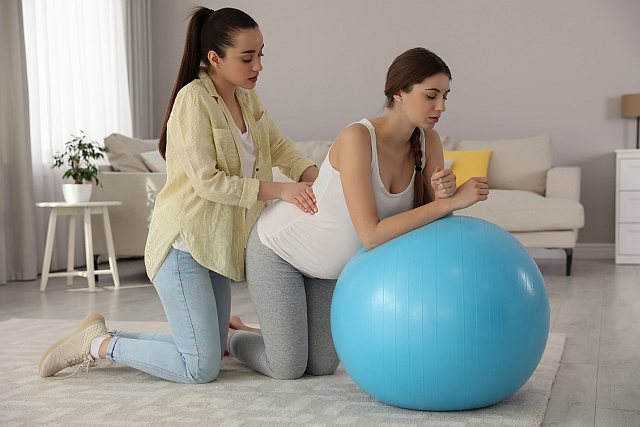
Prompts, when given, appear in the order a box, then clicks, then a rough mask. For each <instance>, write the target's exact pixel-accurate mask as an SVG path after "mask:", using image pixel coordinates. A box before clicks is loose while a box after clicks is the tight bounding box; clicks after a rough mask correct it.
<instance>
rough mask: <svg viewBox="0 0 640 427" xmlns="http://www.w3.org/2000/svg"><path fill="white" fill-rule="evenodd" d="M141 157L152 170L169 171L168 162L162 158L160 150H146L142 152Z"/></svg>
mask: <svg viewBox="0 0 640 427" xmlns="http://www.w3.org/2000/svg"><path fill="white" fill-rule="evenodd" d="M140 157H142V161H143V162H144V164H145V165H146V166H147V167H148V168H149V170H150V171H151V172H162V173H167V162H166V161H165V160H164V159H163V158H162V155H161V154H160V151H158V150H153V151H145V152H144V153H140Z"/></svg>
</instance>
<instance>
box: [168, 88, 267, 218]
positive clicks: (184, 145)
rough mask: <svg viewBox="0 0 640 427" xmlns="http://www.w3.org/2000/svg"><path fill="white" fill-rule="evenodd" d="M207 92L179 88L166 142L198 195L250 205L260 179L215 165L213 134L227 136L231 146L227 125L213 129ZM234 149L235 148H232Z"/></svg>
mask: <svg viewBox="0 0 640 427" xmlns="http://www.w3.org/2000/svg"><path fill="white" fill-rule="evenodd" d="M204 96H206V95H202V94H199V93H193V92H179V93H178V96H177V97H176V100H175V102H174V105H173V109H172V112H171V117H170V118H169V122H168V124H167V144H170V145H172V146H173V149H174V151H175V153H176V156H175V159H176V160H177V162H178V163H179V165H180V168H181V169H182V170H183V171H184V172H185V174H186V175H187V178H188V179H189V182H190V183H191V185H192V186H193V188H194V190H195V192H196V194H198V196H200V197H202V198H204V199H207V200H211V201H213V202H216V203H221V204H225V205H232V206H239V207H242V208H249V207H251V206H252V205H253V204H254V203H256V202H257V200H258V190H259V189H260V182H259V181H258V180H257V179H254V178H243V177H239V176H231V175H228V174H227V173H225V172H224V171H222V170H220V169H219V168H218V162H217V157H218V154H219V153H216V144H215V143H214V138H224V139H228V141H227V140H225V141H223V142H224V144H218V146H220V145H224V146H231V147H234V142H233V136H232V135H231V131H230V130H228V129H213V127H212V123H211V118H210V116H209V115H208V113H207V108H206V105H205V99H204V98H203V97H204ZM232 149H235V148H232Z"/></svg>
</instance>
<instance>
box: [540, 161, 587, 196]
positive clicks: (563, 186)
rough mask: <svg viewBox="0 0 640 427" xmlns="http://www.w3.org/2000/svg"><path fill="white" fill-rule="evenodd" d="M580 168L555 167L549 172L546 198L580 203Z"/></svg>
mask: <svg viewBox="0 0 640 427" xmlns="http://www.w3.org/2000/svg"><path fill="white" fill-rule="evenodd" d="M580 174H581V170H580V168H579V167H553V168H550V169H549V170H548V171H547V188H546V192H545V196H546V197H553V198H558V199H570V200H576V201H580Z"/></svg>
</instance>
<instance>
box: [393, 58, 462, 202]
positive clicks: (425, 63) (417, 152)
mask: <svg viewBox="0 0 640 427" xmlns="http://www.w3.org/2000/svg"><path fill="white" fill-rule="evenodd" d="M438 73H444V74H446V75H447V76H449V80H451V71H450V70H449V67H448V66H447V64H445V62H444V61H443V60H442V59H441V58H440V57H439V56H438V55H436V54H435V53H433V52H431V51H430V50H427V49H425V48H422V47H416V48H413V49H409V50H407V51H406V52H404V53H402V54H400V55H399V56H398V57H397V58H396V59H394V60H393V62H392V63H391V65H390V66H389V70H388V71H387V80H386V83H385V86H384V94H385V96H386V97H387V100H386V103H385V106H386V107H387V108H391V107H393V104H394V102H395V99H394V98H393V96H394V95H395V94H396V93H398V92H400V91H402V92H410V91H411V88H412V87H413V85H415V84H417V83H420V82H422V81H423V80H424V79H426V78H427V77H431V76H433V75H435V74H438ZM409 142H410V143H411V150H410V156H411V157H413V159H414V161H415V172H414V173H415V177H414V185H413V187H414V194H413V206H414V207H416V208H417V207H418V206H422V205H424V204H426V203H428V202H430V201H431V199H430V196H429V192H428V191H427V183H426V182H425V180H424V177H423V175H422V155H423V153H422V147H421V144H420V129H419V128H415V129H414V130H413V133H412V134H411V137H410V138H409Z"/></svg>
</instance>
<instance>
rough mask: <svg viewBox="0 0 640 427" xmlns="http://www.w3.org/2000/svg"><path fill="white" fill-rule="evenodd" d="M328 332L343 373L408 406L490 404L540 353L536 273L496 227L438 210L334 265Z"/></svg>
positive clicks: (543, 330)
mask: <svg viewBox="0 0 640 427" xmlns="http://www.w3.org/2000/svg"><path fill="white" fill-rule="evenodd" d="M331 332H332V334H333V340H334V343H335V347H336V351H337V353H338V356H339V357H340V360H341V362H342V364H343V366H344V368H345V370H346V371H347V373H348V374H349V376H350V377H351V378H352V379H353V381H354V382H355V383H356V384H358V386H360V388H362V389H363V390H364V391H365V392H367V393H368V394H369V395H371V396H373V397H374V398H376V399H378V400H380V401H382V402H385V403H387V404H390V405H394V406H399V407H402V408H409V409H420V410H431V411H451V410H463V409H472V408H479V407H484V406H488V405H492V404H495V403H497V402H500V401H502V400H503V399H505V398H506V397H508V396H510V395H511V394H513V393H514V392H515V391H516V390H518V389H519V388H520V387H521V386H522V385H523V384H524V383H525V382H526V381H527V380H528V379H529V377H530V376H531V374H532V373H533V371H534V370H535V368H536V366H537V365H538V363H539V362H540V358H541V357H542V353H543V352H544V348H545V345H546V342H547V337H548V334H549V301H548V299H547V293H546V290H545V286H544V281H543V279H542V275H541V274H540V270H539V269H538V267H537V266H536V263H535V262H534V261H533V259H532V258H531V257H530V256H529V254H528V253H527V251H526V249H525V248H524V247H523V246H522V245H521V244H520V243H519V242H518V241H517V240H516V239H515V238H514V237H513V236H511V235H510V234H509V233H508V232H506V231H505V230H503V229H501V228H500V227H498V226H496V225H494V224H492V223H490V222H487V221H484V220H481V219H478V218H471V217H465V216H449V217H446V218H443V219H440V220H438V221H435V222H433V223H431V224H428V225H426V226H424V227H421V228H419V229H417V230H415V231H412V232H410V233H407V234H405V235H403V236H400V237H398V238H396V239H394V240H392V241H390V242H387V243H385V244H384V245H381V246H379V247H378V248H375V249H373V250H371V251H366V250H365V249H361V250H360V251H359V252H358V253H357V254H356V255H354V257H353V258H352V259H351V260H350V261H349V263H348V264H347V265H346V266H345V268H344V270H343V271H342V274H341V275H340V278H339V279H338V284H337V286H336V289H335V292H334V295H333V301H332V305H331Z"/></svg>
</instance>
